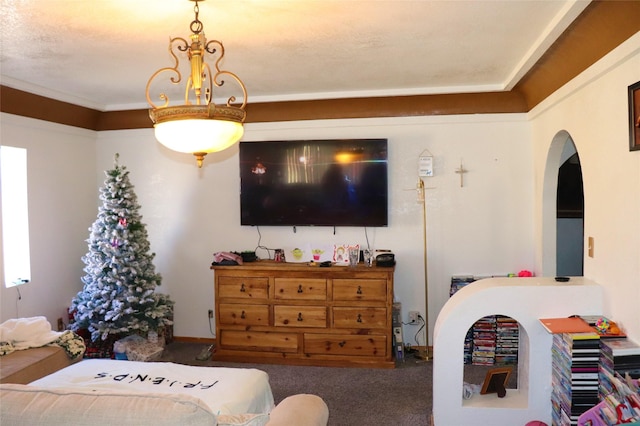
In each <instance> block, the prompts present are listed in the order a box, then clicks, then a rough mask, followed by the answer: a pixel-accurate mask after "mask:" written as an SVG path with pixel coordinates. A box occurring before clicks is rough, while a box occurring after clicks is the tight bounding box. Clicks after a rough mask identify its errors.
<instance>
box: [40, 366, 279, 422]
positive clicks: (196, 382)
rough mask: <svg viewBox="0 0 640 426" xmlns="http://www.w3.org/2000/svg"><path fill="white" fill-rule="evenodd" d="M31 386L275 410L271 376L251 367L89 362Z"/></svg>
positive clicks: (225, 408)
mask: <svg viewBox="0 0 640 426" xmlns="http://www.w3.org/2000/svg"><path fill="white" fill-rule="evenodd" d="M30 385H35V386H38V387H51V388H74V389H78V388H84V389H90V390H92V391H96V392H100V391H105V392H109V391H117V392H130V393H138V394H148V393H164V394H180V395H184V394H186V395H190V396H193V397H196V398H199V399H200V400H201V401H203V402H204V403H205V404H206V405H207V406H208V407H209V408H210V409H211V411H212V412H213V413H215V414H243V413H257V414H260V413H269V412H270V411H271V410H272V409H273V407H274V400H273V394H272V392H271V387H270V386H269V377H268V375H267V373H265V372H264V371H261V370H257V369H252V368H222V367H197V366H189V365H182V364H174V363H171V362H137V361H117V360H110V359H85V360H83V361H81V362H79V363H76V364H74V365H71V366H69V367H66V368H63V369H62V370H59V371H57V372H55V373H53V374H50V375H48V376H46V377H43V378H41V379H39V380H36V381H34V382H31V383H30Z"/></svg>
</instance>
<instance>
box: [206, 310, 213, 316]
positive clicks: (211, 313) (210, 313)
mask: <svg viewBox="0 0 640 426" xmlns="http://www.w3.org/2000/svg"><path fill="white" fill-rule="evenodd" d="M207 315H209V318H213V309H209V312H208V313H207Z"/></svg>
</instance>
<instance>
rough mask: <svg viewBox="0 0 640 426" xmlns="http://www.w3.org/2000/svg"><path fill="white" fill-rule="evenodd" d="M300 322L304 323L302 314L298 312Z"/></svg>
mask: <svg viewBox="0 0 640 426" xmlns="http://www.w3.org/2000/svg"><path fill="white" fill-rule="evenodd" d="M298 321H302V312H298Z"/></svg>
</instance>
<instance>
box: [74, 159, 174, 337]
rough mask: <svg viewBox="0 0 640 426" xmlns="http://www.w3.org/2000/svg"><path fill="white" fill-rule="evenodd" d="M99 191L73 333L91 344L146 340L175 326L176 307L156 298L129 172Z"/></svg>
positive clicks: (111, 174) (118, 169)
mask: <svg viewBox="0 0 640 426" xmlns="http://www.w3.org/2000/svg"><path fill="white" fill-rule="evenodd" d="M105 174H106V176H107V178H106V180H105V181H104V186H103V187H102V188H100V200H101V201H102V206H100V208H99V209H98V217H97V219H96V221H95V222H94V223H93V225H92V227H91V228H90V229H89V230H90V231H91V233H90V236H89V239H88V240H87V242H88V246H89V251H88V252H87V254H86V255H85V256H83V257H82V261H83V262H84V264H85V265H86V266H85V267H84V272H85V275H84V276H83V277H82V282H83V283H84V287H83V289H82V291H80V292H79V293H78V294H77V295H76V297H75V298H74V299H73V300H72V303H71V309H72V311H73V315H74V322H73V323H72V324H71V328H72V329H73V330H74V331H78V330H81V329H88V330H89V331H90V332H91V340H93V341H95V340H98V338H102V339H103V340H104V339H106V338H107V337H108V336H109V335H128V334H136V333H137V334H142V335H144V334H146V333H147V332H149V331H156V330H157V329H158V328H159V327H161V326H164V325H169V324H171V320H170V318H171V317H172V310H173V302H172V301H171V300H170V299H169V297H168V296H167V295H165V294H161V293H156V292H155V289H156V286H158V285H160V284H161V276H160V274H157V273H156V272H155V267H154V265H153V258H154V257H155V253H151V252H150V244H149V240H148V235H147V230H146V227H145V225H144V224H143V223H142V221H141V220H142V216H141V215H140V212H139V210H140V205H139V204H138V201H137V196H136V194H135V192H134V190H133V188H134V187H133V185H132V184H131V182H130V181H129V172H128V171H127V170H126V167H124V166H120V165H119V164H118V154H116V156H115V165H114V168H113V169H112V170H107V171H106V172H105Z"/></svg>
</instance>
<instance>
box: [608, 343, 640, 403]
mask: <svg viewBox="0 0 640 426" xmlns="http://www.w3.org/2000/svg"><path fill="white" fill-rule="evenodd" d="M600 340H601V343H600V397H601V398H602V399H604V397H605V396H606V395H608V394H610V393H612V392H614V390H615V389H614V386H613V385H612V384H611V381H610V378H611V377H613V376H615V373H618V374H619V375H620V376H621V377H625V376H626V375H629V377H630V378H632V379H638V378H640V345H639V344H638V343H636V342H634V341H633V340H630V339H627V338H621V339H618V338H613V339H611V338H606V339H600Z"/></svg>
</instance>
